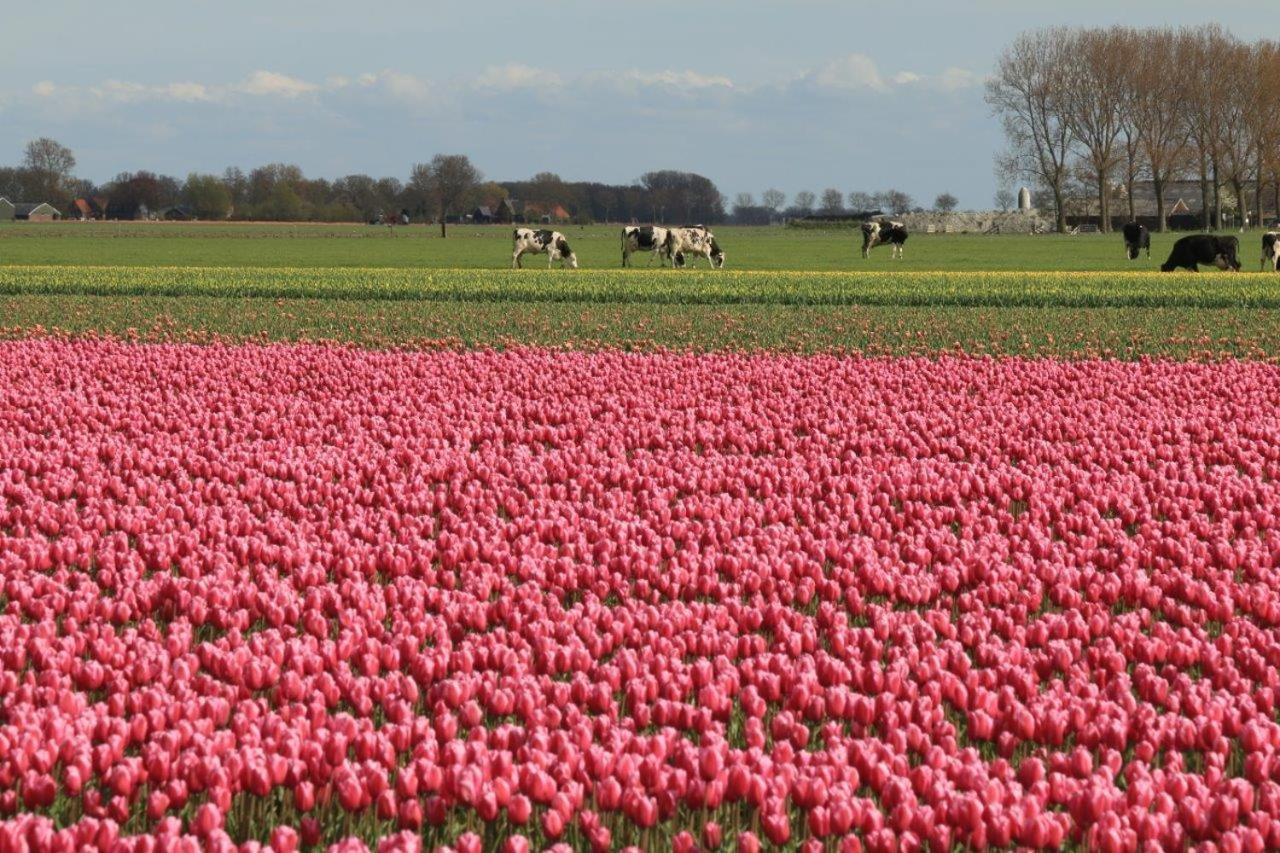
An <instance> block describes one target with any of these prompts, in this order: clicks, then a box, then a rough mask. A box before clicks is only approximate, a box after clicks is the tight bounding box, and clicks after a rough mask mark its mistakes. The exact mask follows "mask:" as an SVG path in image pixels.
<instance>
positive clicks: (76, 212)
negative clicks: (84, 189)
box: [68, 196, 107, 221]
mask: <svg viewBox="0 0 1280 853" xmlns="http://www.w3.org/2000/svg"><path fill="white" fill-rule="evenodd" d="M106 211H107V200H106V199H105V198H103V197H102V196H93V197H91V198H78V199H76V200H75V201H73V202H71V210H70V212H69V214H68V216H69V217H70V218H71V219H79V220H82V221H84V220H90V219H102V217H103V216H104V215H105V214H106Z"/></svg>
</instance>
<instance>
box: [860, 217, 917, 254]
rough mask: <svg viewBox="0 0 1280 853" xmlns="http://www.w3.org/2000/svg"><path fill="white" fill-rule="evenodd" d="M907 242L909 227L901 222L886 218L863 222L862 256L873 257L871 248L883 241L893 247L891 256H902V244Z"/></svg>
mask: <svg viewBox="0 0 1280 853" xmlns="http://www.w3.org/2000/svg"><path fill="white" fill-rule="evenodd" d="M905 242H907V227H906V226H905V225H903V224H902V223H901V222H893V221H892V220H888V219H886V220H884V221H882V222H874V221H873V222H864V223H862V257H864V258H869V257H871V250H872V249H874V248H875V247H876V246H879V245H880V244H881V243H888V244H889V245H891V246H892V247H893V254H892V255H891V257H894V258H901V257H902V244H903V243H905Z"/></svg>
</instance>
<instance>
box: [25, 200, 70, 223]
mask: <svg viewBox="0 0 1280 853" xmlns="http://www.w3.org/2000/svg"><path fill="white" fill-rule="evenodd" d="M13 218H14V219H19V220H25V221H27V222H53V221H54V220H56V219H61V218H62V213H61V212H60V211H59V210H58V209H57V208H56V207H54V206H53V205H51V204H49V203H48V202H43V201H40V202H26V201H22V202H18V203H17V204H15V205H14V206H13Z"/></svg>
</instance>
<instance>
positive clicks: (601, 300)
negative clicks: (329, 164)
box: [0, 266, 1280, 308]
mask: <svg viewBox="0 0 1280 853" xmlns="http://www.w3.org/2000/svg"><path fill="white" fill-rule="evenodd" d="M1277 284H1280V278H1277V277H1276V276H1274V275H1270V276H1264V275H1242V274H1238V275H1233V274H1225V273H1202V274H1198V275H1197V274H1191V273H1174V274H1167V275H1166V274H1160V273H1151V272H793V271H767V272H744V271H727V270H722V271H710V270H702V271H697V270H682V271H672V270H652V269H650V270H567V271H559V270H556V271H546V270H409V269H372V268H330V269H325V268H265V267H60V266H7V267H0V295H9V296H16V295H23V294H44V295H57V294H64V295H82V296H174V297H181V296H217V297H258V298H274V299H281V298H283V299H291V298H314V299H329V300H365V299H379V300H397V301H400V300H408V301H425V302H432V301H434V302H459V301H461V302H526V303H538V302H562V303H593V304H619V303H622V304H653V305H753V304H758V305H796V306H804V305H811V306H823V305H833V306H834V305H868V306H875V305H883V306H904V307H906V306H916V307H930V306H969V307H1017V306H1023V307H1064V308H1070V307H1145V308H1156V307H1168V308H1280V287H1277Z"/></svg>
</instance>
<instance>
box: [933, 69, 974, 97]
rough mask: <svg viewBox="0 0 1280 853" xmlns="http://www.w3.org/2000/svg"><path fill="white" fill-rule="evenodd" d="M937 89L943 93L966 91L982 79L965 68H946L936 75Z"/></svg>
mask: <svg viewBox="0 0 1280 853" xmlns="http://www.w3.org/2000/svg"><path fill="white" fill-rule="evenodd" d="M937 79H938V88H940V89H942V90H943V91H944V92H954V91H956V90H957V89H968V88H969V87H970V86H978V85H980V84H981V83H982V77H981V76H980V75H978V74H974V73H973V72H972V71H969V70H968V69H965V68H948V69H947V70H946V71H943V72H942V73H941V74H940V75H938V78H937Z"/></svg>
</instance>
